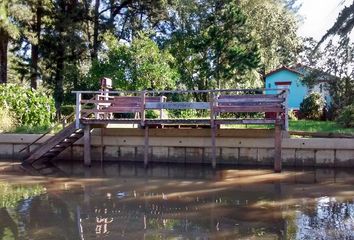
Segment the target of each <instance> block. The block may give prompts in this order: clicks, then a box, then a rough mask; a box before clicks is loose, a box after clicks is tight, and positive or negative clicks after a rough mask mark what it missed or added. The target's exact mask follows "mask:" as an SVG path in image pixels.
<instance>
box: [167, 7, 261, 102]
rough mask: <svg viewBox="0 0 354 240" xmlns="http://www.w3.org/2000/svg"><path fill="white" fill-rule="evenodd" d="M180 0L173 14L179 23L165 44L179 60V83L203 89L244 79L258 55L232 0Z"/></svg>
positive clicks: (256, 47) (255, 65) (224, 86)
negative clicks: (185, 0)
mask: <svg viewBox="0 0 354 240" xmlns="http://www.w3.org/2000/svg"><path fill="white" fill-rule="evenodd" d="M182 2H183V3H182ZM182 2H181V4H183V5H181V6H179V8H178V9H177V13H176V16H175V18H176V19H180V22H179V21H178V20H177V21H176V23H177V24H179V25H178V28H177V30H176V31H175V32H174V33H172V38H171V40H170V41H169V44H168V46H170V48H171V52H172V54H173V55H174V56H175V57H176V60H177V63H178V69H179V72H180V75H181V82H180V84H181V85H184V86H186V88H188V89H199V90H202V89H211V88H228V87H232V86H236V85H237V84H241V83H242V82H245V78H244V76H245V75H246V74H247V73H248V72H250V71H252V70H253V69H256V68H257V67H258V66H259V62H260V57H259V53H258V46H257V44H256V42H255V39H254V37H253V36H252V34H251V29H250V28H249V26H248V25H247V17H246V16H245V14H244V13H243V11H242V9H240V7H239V6H238V5H237V4H236V3H235V2H233V1H232V2H228V3H221V2H219V3H218V4H216V3H215V1H210V0H208V1H201V2H197V1H193V2H190V3H186V2H184V1H182ZM195 97H200V96H195ZM200 98H201V97H200ZM204 100H205V99H204Z"/></svg>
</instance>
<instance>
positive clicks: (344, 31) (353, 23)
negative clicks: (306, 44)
mask: <svg viewBox="0 0 354 240" xmlns="http://www.w3.org/2000/svg"><path fill="white" fill-rule="evenodd" d="M343 3H344V2H342V4H343ZM353 12H354V1H353V2H352V4H351V5H350V6H348V7H344V9H343V10H342V11H341V12H340V13H339V15H338V17H337V20H336V22H335V23H334V24H333V26H332V27H331V28H330V29H328V31H327V33H326V34H325V35H324V36H323V37H322V38H321V40H320V41H319V42H318V46H319V45H321V44H322V43H323V42H324V41H325V40H326V39H328V38H329V37H330V36H333V35H339V36H340V37H341V38H347V37H348V36H349V34H350V33H351V32H352V30H353V28H354V14H353ZM318 46H317V47H318Z"/></svg>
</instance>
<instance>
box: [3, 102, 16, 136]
mask: <svg viewBox="0 0 354 240" xmlns="http://www.w3.org/2000/svg"><path fill="white" fill-rule="evenodd" d="M16 125H17V121H16V118H15V117H14V115H13V113H12V112H10V111H9V109H8V108H4V107H0V132H11V131H12V130H13V129H14V128H15V127H16Z"/></svg>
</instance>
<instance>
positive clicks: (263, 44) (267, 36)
mask: <svg viewBox="0 0 354 240" xmlns="http://www.w3.org/2000/svg"><path fill="white" fill-rule="evenodd" d="M296 2H297V1H294V0H253V1H247V0H241V8H242V9H243V10H244V12H245V14H246V15H247V17H248V22H249V25H250V27H251V29H252V31H253V32H254V35H255V37H256V39H257V43H258V44H259V50H260V54H261V68H260V73H261V74H265V73H267V72H269V71H271V70H273V69H275V68H277V67H279V65H289V64H291V63H294V62H295V61H296V56H297V53H298V51H299V48H300V39H299V38H298V36H297V29H298V20H297V18H296V16H295V13H294V11H296V9H294V4H295V3H296ZM284 3H286V5H285V4H284ZM289 8H290V10H289Z"/></svg>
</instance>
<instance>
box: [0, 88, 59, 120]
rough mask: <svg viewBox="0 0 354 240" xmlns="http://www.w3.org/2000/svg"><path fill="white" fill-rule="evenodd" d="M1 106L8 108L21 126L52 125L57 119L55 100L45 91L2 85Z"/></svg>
mask: <svg viewBox="0 0 354 240" xmlns="http://www.w3.org/2000/svg"><path fill="white" fill-rule="evenodd" d="M0 106H4V107H5V108H8V109H9V110H10V111H11V112H12V113H13V114H14V117H15V118H16V120H17V121H18V124H19V125H23V126H43V125H50V124H51V123H52V122H53V120H54V117H55V107H54V100H53V99H52V98H51V97H48V95H47V94H46V93H44V92H43V91H36V90H32V89H29V88H25V87H22V86H18V85H14V84H6V85H5V84H2V85H0Z"/></svg>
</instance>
